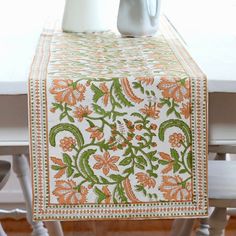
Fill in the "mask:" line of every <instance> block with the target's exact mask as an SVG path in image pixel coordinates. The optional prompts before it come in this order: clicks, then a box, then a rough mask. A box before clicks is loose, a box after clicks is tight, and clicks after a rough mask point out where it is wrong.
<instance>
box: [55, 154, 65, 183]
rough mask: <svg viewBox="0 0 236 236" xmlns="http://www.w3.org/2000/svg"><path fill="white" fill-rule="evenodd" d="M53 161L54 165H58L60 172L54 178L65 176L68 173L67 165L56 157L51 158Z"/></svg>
mask: <svg viewBox="0 0 236 236" xmlns="http://www.w3.org/2000/svg"><path fill="white" fill-rule="evenodd" d="M51 160H52V162H53V163H54V164H56V165H57V166H58V167H59V168H60V169H59V168H58V169H59V170H58V172H57V173H56V174H55V175H54V178H56V179H58V178H61V177H62V175H64V174H65V172H66V167H67V165H65V163H64V162H63V161H62V160H61V159H59V158H56V157H51Z"/></svg>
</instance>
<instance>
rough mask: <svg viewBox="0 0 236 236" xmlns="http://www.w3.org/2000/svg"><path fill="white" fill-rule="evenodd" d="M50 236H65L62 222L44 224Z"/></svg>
mask: <svg viewBox="0 0 236 236" xmlns="http://www.w3.org/2000/svg"><path fill="white" fill-rule="evenodd" d="M44 224H45V226H46V227H47V230H48V233H49V235H50V236H64V233H63V230H62V227H61V223H60V221H47V222H44Z"/></svg>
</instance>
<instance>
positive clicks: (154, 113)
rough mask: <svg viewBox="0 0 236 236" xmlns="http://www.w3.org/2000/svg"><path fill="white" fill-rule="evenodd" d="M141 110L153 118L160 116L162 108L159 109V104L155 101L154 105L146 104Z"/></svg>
mask: <svg viewBox="0 0 236 236" xmlns="http://www.w3.org/2000/svg"><path fill="white" fill-rule="evenodd" d="M140 111H141V112H142V113H143V114H145V115H147V116H149V117H151V118H153V119H157V118H159V113H160V110H159V106H158V104H156V103H154V105H145V107H144V108H141V109H140Z"/></svg>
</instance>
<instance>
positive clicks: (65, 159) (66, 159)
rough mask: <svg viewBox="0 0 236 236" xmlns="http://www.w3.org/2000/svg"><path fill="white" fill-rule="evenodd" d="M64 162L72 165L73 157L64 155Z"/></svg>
mask: <svg viewBox="0 0 236 236" xmlns="http://www.w3.org/2000/svg"><path fill="white" fill-rule="evenodd" d="M63 162H64V163H66V164H67V165H68V166H70V165H71V164H72V160H71V157H70V156H69V155H68V154H66V153H63Z"/></svg>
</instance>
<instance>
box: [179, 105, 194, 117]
mask: <svg viewBox="0 0 236 236" xmlns="http://www.w3.org/2000/svg"><path fill="white" fill-rule="evenodd" d="M180 111H181V112H180V113H181V114H182V115H183V116H184V118H185V119H188V118H189V117H190V114H191V105H190V103H189V102H188V103H186V104H185V103H182V107H181V108H180Z"/></svg>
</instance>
